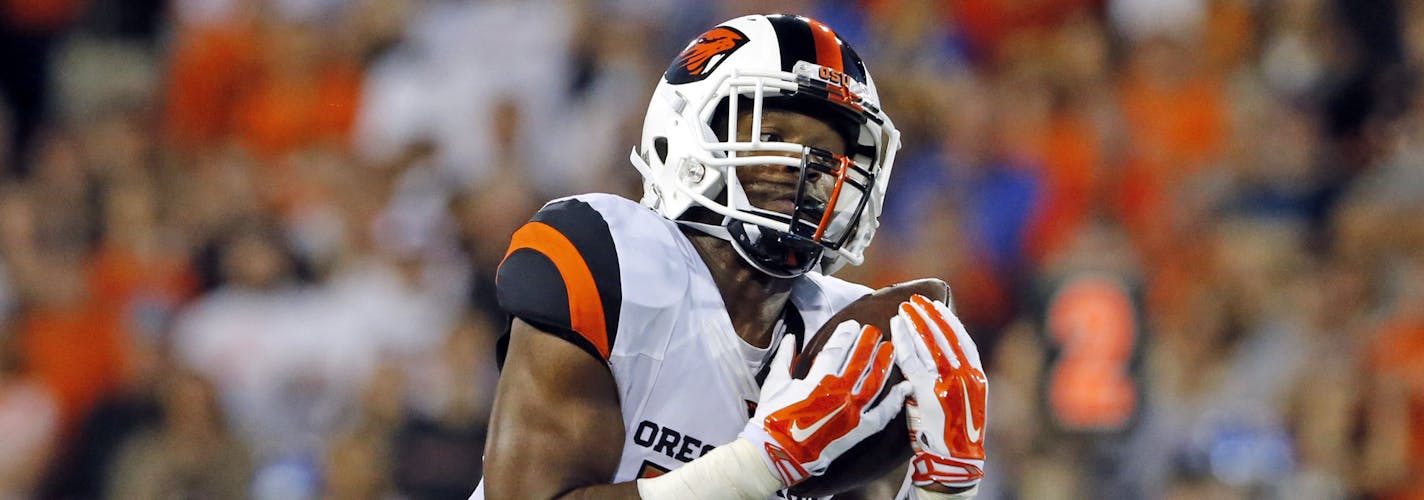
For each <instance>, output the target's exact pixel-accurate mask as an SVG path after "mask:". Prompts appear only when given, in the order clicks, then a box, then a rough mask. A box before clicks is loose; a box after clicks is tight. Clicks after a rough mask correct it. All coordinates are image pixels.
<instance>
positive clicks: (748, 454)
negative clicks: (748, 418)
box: [638, 438, 782, 500]
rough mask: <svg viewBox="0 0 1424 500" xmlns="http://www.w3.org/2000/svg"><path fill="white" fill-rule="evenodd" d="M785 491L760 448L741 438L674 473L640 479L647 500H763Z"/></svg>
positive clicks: (642, 494) (639, 486) (641, 491)
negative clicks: (781, 490) (703, 499)
mask: <svg viewBox="0 0 1424 500" xmlns="http://www.w3.org/2000/svg"><path fill="white" fill-rule="evenodd" d="M781 488H782V485H781V480H780V479H777V478H776V476H775V475H773V474H772V473H771V470H770V469H768V468H767V466H766V460H763V459H762V457H761V453H760V452H758V451H757V449H756V446H755V445H753V444H752V443H751V442H750V441H747V440H745V439H741V438H738V439H737V440H736V441H732V442H731V443H729V444H726V445H723V446H719V447H717V448H716V449H713V450H712V451H710V452H708V453H707V454H706V455H703V456H701V457H698V458H697V459H696V460H693V461H691V462H688V463H687V465H684V466H682V467H679V468H678V469H676V470H674V471H672V472H669V473H667V474H663V475H661V476H658V477H655V478H651V479H639V480H638V495H639V496H641V497H643V498H644V499H645V500H665V499H667V500H673V499H683V498H706V499H748V500H751V499H757V500H761V499H764V498H767V497H769V496H771V494H772V493H776V490H779V489H781Z"/></svg>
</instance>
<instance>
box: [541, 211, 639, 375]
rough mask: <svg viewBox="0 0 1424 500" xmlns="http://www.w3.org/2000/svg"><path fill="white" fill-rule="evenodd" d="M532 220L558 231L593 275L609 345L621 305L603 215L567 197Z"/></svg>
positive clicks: (610, 239)
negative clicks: (571, 245) (570, 243)
mask: <svg viewBox="0 0 1424 500" xmlns="http://www.w3.org/2000/svg"><path fill="white" fill-rule="evenodd" d="M531 222H542V223H544V224H548V225H549V226H550V227H553V228H554V229H556V230H558V231H559V232H560V233H562V234H563V235H564V237H566V238H568V239H569V241H570V242H572V243H573V245H574V248H577V249H578V252H579V254H580V255H582V256H583V260H584V262H585V263H586V264H587V265H588V270H589V272H590V273H592V274H593V282H594V284H595V285H597V288H598V294H599V298H600V299H602V302H603V304H602V305H603V320H604V324H605V328H606V331H607V332H608V347H609V348H612V346H613V342H614V340H615V337H616V336H617V334H618V311H619V309H620V308H621V307H622V305H623V283H622V281H623V279H622V271H621V270H620V268H619V266H618V248H617V246H616V245H614V243H613V234H612V233H611V232H610V231H609V229H608V222H607V221H605V220H603V215H602V214H600V213H599V212H598V211H597V210H595V209H594V208H593V207H592V206H590V205H589V204H588V203H587V202H584V201H581V200H577V199H567V200H563V201H559V202H557V203H552V204H550V205H548V206H546V207H544V209H543V210H540V211H539V213H536V214H534V218H533V219H532V220H531Z"/></svg>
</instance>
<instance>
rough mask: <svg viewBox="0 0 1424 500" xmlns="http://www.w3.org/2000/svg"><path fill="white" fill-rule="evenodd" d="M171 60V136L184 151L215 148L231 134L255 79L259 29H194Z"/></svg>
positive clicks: (187, 32) (168, 122)
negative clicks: (234, 117)
mask: <svg viewBox="0 0 1424 500" xmlns="http://www.w3.org/2000/svg"><path fill="white" fill-rule="evenodd" d="M177 39H178V40H179V41H178V43H177V44H176V47H175V48H174V51H173V54H172V55H171V57H170V59H169V70H168V82H167V86H168V89H167V92H165V95H166V97H167V103H166V105H165V113H166V116H165V121H166V124H165V125H166V130H165V132H166V134H167V136H168V139H169V140H170V141H171V142H172V143H173V144H174V145H175V146H178V147H179V148H183V149H191V148H195V147H198V146H203V145H210V144H213V143H214V142H216V141H220V140H222V139H223V138H225V137H226V136H227V134H228V133H229V132H230V131H231V128H232V114H233V112H234V109H235V106H237V97H238V96H239V95H241V93H242V91H243V89H244V86H245V85H246V84H247V83H246V82H247V80H248V79H250V78H251V76H250V75H252V74H253V73H255V72H256V71H257V69H258V63H259V54H260V53H259V51H258V42H257V37H256V31H255V30H253V29H252V28H251V27H249V26H243V25H233V26H213V27H203V28H189V29H186V30H184V31H183V32H182V33H180V34H179V36H178V37H177Z"/></svg>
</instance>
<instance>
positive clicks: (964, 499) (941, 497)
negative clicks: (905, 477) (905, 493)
mask: <svg viewBox="0 0 1424 500" xmlns="http://www.w3.org/2000/svg"><path fill="white" fill-rule="evenodd" d="M910 491H912V492H913V493H912V494H911V495H910V498H911V499H912V500H969V499H971V498H974V495H978V494H979V485H977V484H976V485H974V487H973V488H969V489H967V490H964V491H961V492H959V493H940V492H938V491H930V490H927V489H924V488H913V489H911V490H910Z"/></svg>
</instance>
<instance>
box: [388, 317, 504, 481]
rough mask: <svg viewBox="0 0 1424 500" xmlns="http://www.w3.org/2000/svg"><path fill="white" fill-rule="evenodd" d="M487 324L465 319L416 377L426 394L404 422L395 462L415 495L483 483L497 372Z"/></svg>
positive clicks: (400, 476)
mask: <svg viewBox="0 0 1424 500" xmlns="http://www.w3.org/2000/svg"><path fill="white" fill-rule="evenodd" d="M485 325H486V323H485V322H483V321H480V320H479V318H475V317H468V318H466V319H465V320H464V321H463V322H461V324H460V325H458V326H457V327H456V328H455V330H454V332H453V333H452V334H451V335H450V337H449V338H448V339H447V341H446V345H445V348H444V349H441V350H440V351H439V353H438V357H437V358H436V359H434V360H432V362H431V363H429V364H427V365H426V366H427V367H428V368H427V369H426V370H424V371H423V372H422V373H421V374H420V375H421V376H420V377H418V378H417V380H418V381H419V386H420V387H422V388H424V391H423V392H422V394H425V395H427V396H426V397H424V398H421V399H422V400H423V401H422V403H423V404H419V406H418V407H417V409H416V411H413V412H409V413H408V414H407V416H406V418H405V420H404V421H403V422H402V423H401V426H400V429H399V431H398V433H397V434H396V443H397V445H396V450H395V464H394V465H395V476H396V483H397V484H398V485H399V486H400V489H401V491H402V492H404V493H406V494H407V495H409V496H410V497H411V498H430V499H435V498H458V497H461V496H467V495H468V494H469V492H470V491H473V489H474V485H475V484H477V483H479V479H480V469H481V465H482V461H483V456H484V447H485V426H486V424H487V421H488V418H489V409H490V404H491V403H492V402H493V401H494V386H495V379H496V378H497V375H498V374H497V373H496V372H495V371H494V370H492V369H491V368H492V367H491V366H490V364H489V361H490V360H491V359H493V357H494V356H493V348H494V338H495V335H494V332H490V331H488V329H487V328H486V326H485Z"/></svg>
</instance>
